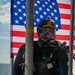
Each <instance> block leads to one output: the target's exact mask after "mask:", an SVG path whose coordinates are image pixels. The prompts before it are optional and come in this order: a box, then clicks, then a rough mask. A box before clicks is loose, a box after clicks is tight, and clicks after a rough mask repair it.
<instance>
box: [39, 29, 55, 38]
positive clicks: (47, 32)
mask: <svg viewBox="0 0 75 75" xmlns="http://www.w3.org/2000/svg"><path fill="white" fill-rule="evenodd" d="M41 37H42V38H52V39H55V38H54V37H55V30H54V29H53V28H42V32H41V33H40V38H41Z"/></svg>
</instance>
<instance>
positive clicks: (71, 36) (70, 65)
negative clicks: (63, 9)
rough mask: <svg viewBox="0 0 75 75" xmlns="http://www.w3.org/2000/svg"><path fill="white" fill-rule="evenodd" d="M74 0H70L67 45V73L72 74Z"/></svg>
mask: <svg viewBox="0 0 75 75" xmlns="http://www.w3.org/2000/svg"><path fill="white" fill-rule="evenodd" d="M74 1H75V0H71V17H70V18H71V20H70V45H69V54H70V56H69V68H68V75H72V66H73V36H74Z"/></svg>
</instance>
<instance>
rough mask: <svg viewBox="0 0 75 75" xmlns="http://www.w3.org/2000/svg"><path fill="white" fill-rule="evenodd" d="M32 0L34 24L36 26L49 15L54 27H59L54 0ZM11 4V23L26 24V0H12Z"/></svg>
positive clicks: (57, 10)
mask: <svg viewBox="0 0 75 75" xmlns="http://www.w3.org/2000/svg"><path fill="white" fill-rule="evenodd" d="M34 2H35V3H34V26H35V27H37V26H38V25H39V23H40V21H41V20H42V19H47V18H48V17H50V19H51V20H52V21H53V22H54V24H55V28H56V29H57V30H58V29H60V25H61V24H60V13H59V8H58V4H57V2H56V0H35V1H34ZM11 5H12V6H11V12H12V13H11V14H12V15H11V17H12V21H11V23H12V25H26V0H14V1H13V0H12V2H11Z"/></svg>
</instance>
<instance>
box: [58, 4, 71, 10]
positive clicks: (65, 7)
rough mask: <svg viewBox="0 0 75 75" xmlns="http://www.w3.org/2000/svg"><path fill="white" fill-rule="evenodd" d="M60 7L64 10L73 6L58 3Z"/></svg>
mask: <svg viewBox="0 0 75 75" xmlns="http://www.w3.org/2000/svg"><path fill="white" fill-rule="evenodd" d="M58 7H59V8H64V9H71V5H70V4H62V3H58Z"/></svg>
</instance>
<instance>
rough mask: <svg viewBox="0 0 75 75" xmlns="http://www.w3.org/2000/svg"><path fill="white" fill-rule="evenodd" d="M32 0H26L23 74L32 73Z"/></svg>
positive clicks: (31, 74)
mask: <svg viewBox="0 0 75 75" xmlns="http://www.w3.org/2000/svg"><path fill="white" fill-rule="evenodd" d="M33 34H34V0H26V45H25V75H33V39H34V38H33Z"/></svg>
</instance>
